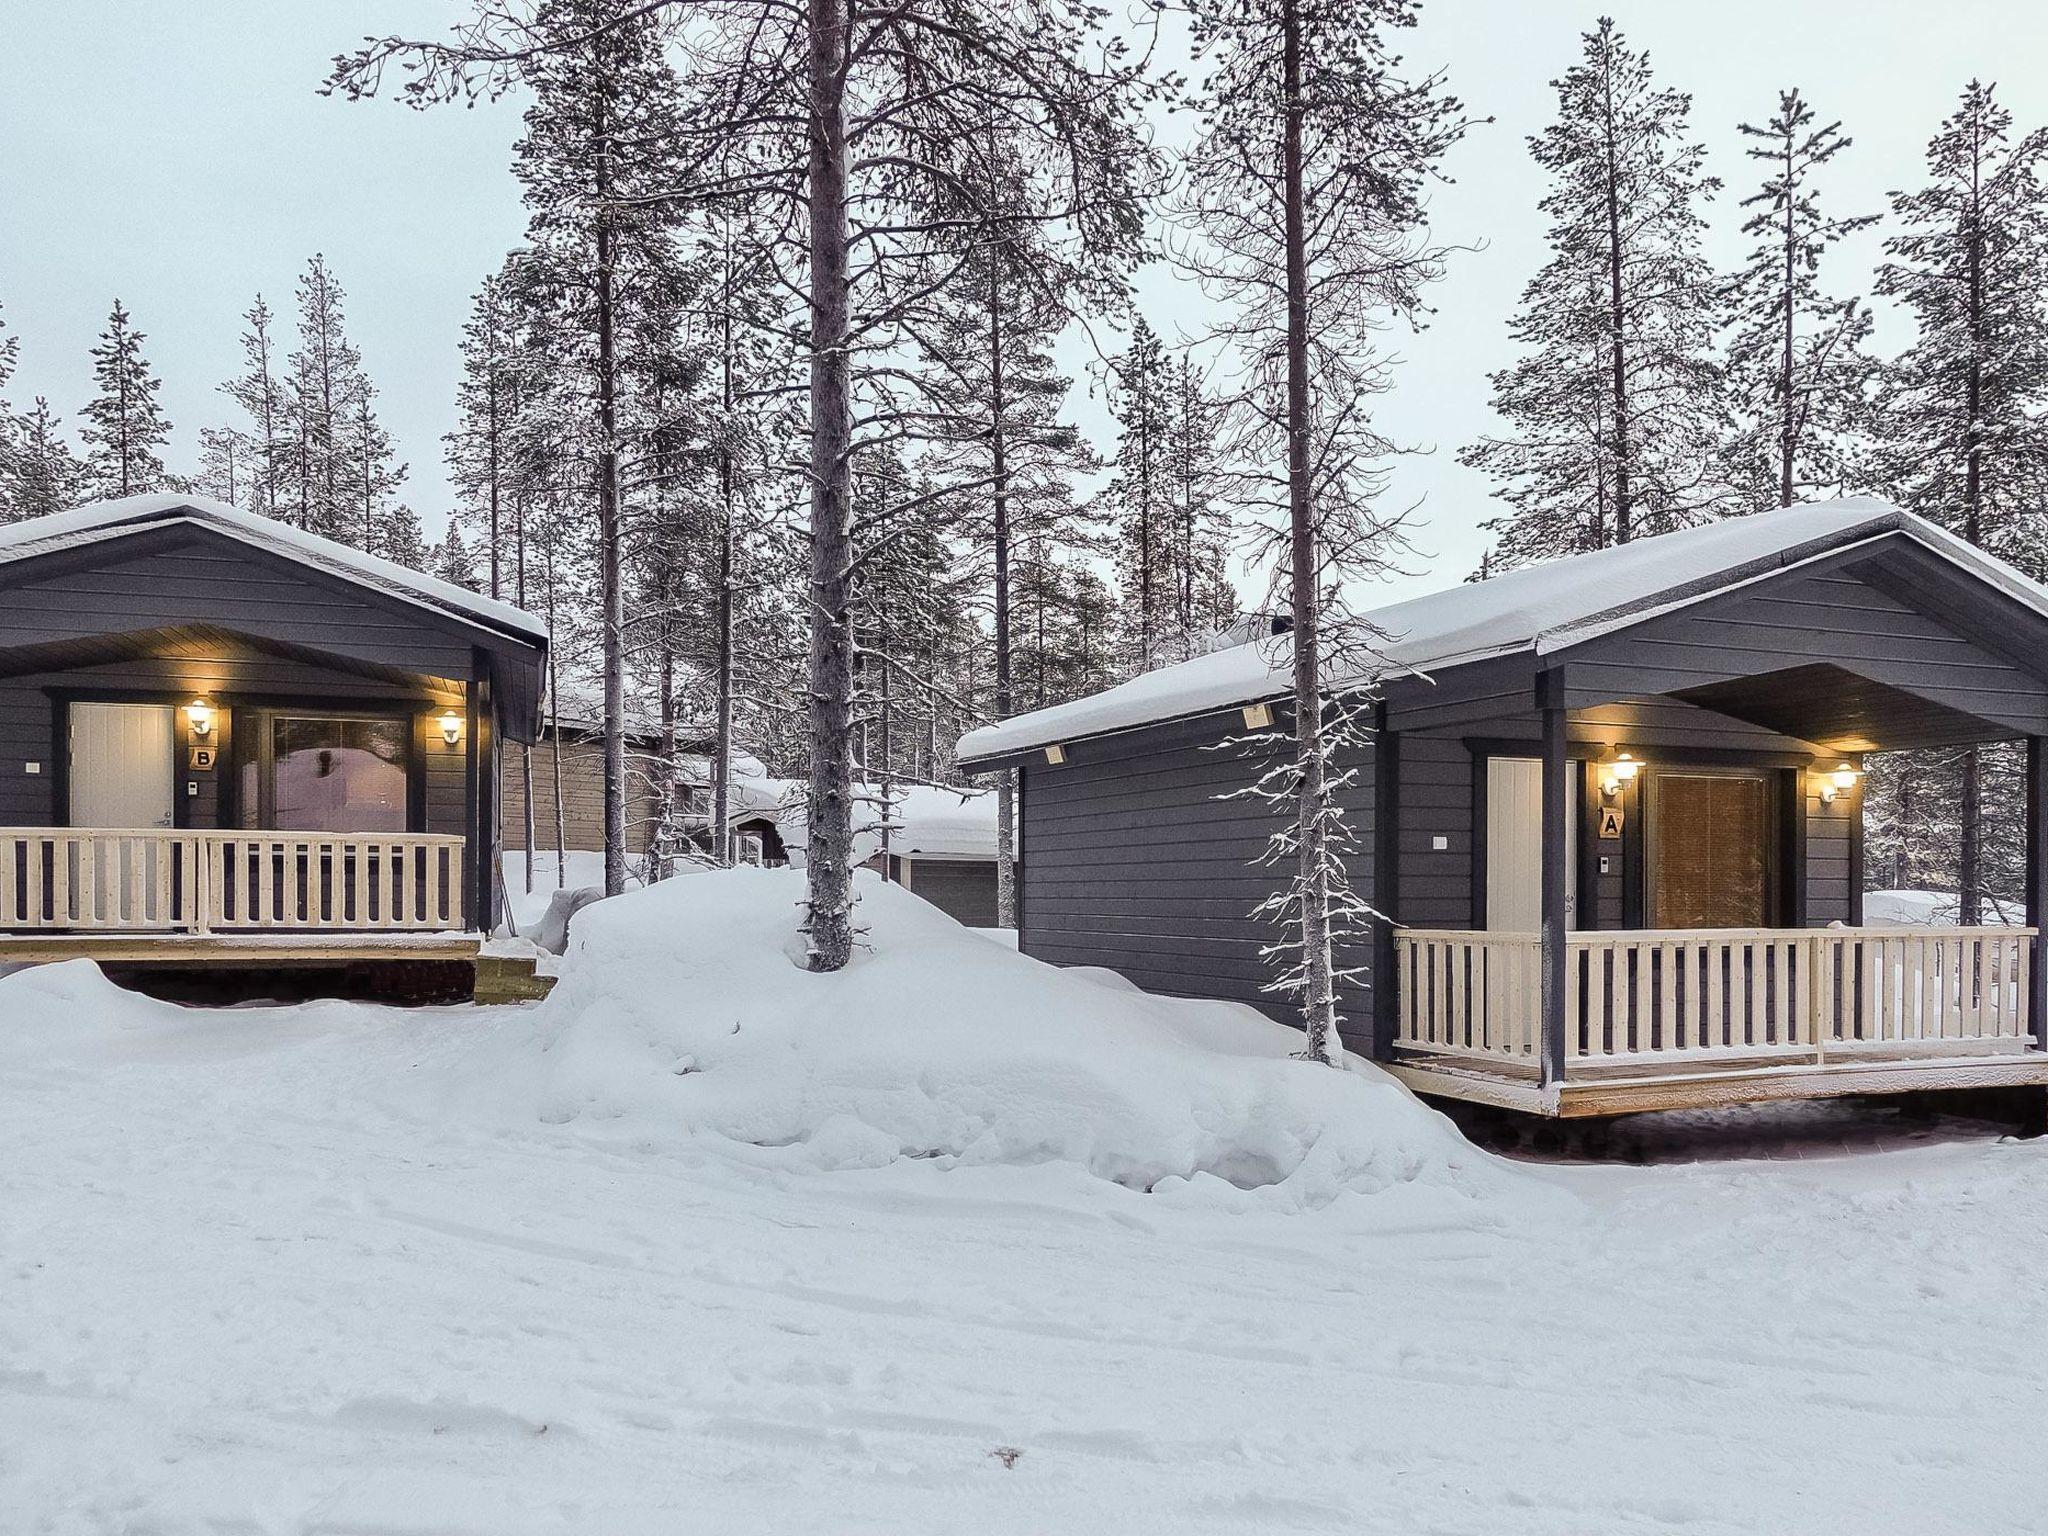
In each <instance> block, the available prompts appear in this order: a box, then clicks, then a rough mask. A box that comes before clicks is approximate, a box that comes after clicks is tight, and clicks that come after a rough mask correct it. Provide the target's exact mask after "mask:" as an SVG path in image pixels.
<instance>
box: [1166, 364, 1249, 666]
mask: <svg viewBox="0 0 2048 1536" xmlns="http://www.w3.org/2000/svg"><path fill="white" fill-rule="evenodd" d="M1170 407H1171V414H1170V416H1169V417H1168V420H1167V429H1166V474H1167V481H1168V484H1169V486H1170V487H1171V491H1172V496H1173V537H1172V539H1171V540H1170V541H1169V549H1170V554H1169V558H1168V564H1169V567H1170V569H1171V572H1172V576H1173V631H1174V633H1173V642H1174V650H1175V652H1176V654H1177V655H1178V656H1181V657H1187V656H1192V655H1195V654H1196V653H1197V651H1198V649H1199V648H1200V646H1201V644H1202V643H1203V642H1204V641H1205V640H1206V639H1208V638H1209V637H1210V636H1213V635H1214V634H1215V633H1216V632H1217V631H1218V630H1221V629H1223V628H1224V627H1225V626H1227V625H1228V624H1230V623H1231V621H1232V620H1234V619H1235V618H1236V617H1237V606H1238V604H1237V590H1236V588H1235V587H1233V586H1232V585H1231V581H1230V575H1229V570H1228V566H1229V556H1230V541H1231V527H1230V507H1229V503H1228V501H1227V500H1225V499H1224V477H1223V475H1222V473H1221V468H1220V465H1219V464H1218V459H1217V435H1218V433H1219V432H1220V431H1221V429H1222V420H1221V418H1222V412H1221V410H1220V409H1219V408H1218V406H1217V403H1216V402H1215V401H1214V400H1213V399H1211V398H1210V396H1209V394H1208V392H1207V391H1206V390H1205V389H1204V388H1203V386H1202V382H1201V379H1200V378H1199V377H1198V376H1197V375H1196V372H1195V364H1194V360H1193V359H1192V358H1190V357H1188V356H1186V355H1183V356H1182V358H1181V360H1180V367H1179V369H1178V371H1177V372H1176V373H1175V374H1174V378H1173V394H1172V399H1171V402H1170Z"/></svg>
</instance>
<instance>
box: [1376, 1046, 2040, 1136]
mask: <svg viewBox="0 0 2048 1536" xmlns="http://www.w3.org/2000/svg"><path fill="white" fill-rule="evenodd" d="M1385 1065H1386V1069H1387V1070H1388V1071H1389V1072H1391V1073H1392V1074H1393V1075H1394V1076H1395V1077H1397V1078H1399V1079H1400V1080H1401V1081H1402V1082H1404V1083H1406V1084H1407V1085H1408V1086H1409V1087H1410V1088H1412V1089H1414V1090H1415V1092H1417V1093H1420V1094H1424V1095H1428V1096H1432V1097H1436V1098H1446V1099H1465V1100H1468V1101H1470V1102H1472V1103H1475V1104H1490V1105H1492V1106H1493V1107H1495V1108H1496V1109H1513V1110H1519V1111H1521V1112H1522V1113H1524V1114H1531V1115H1545V1116H1552V1117H1555V1118H1558V1119H1577V1118H1584V1117H1588V1116H1595V1115H1627V1114H1636V1113H1640V1112H1642V1111H1645V1110H1653V1109H1713V1108H1718V1107H1721V1106H1725V1105H1730V1104H1761V1103H1768V1102H1771V1101H1774V1100H1783V1099H1831V1098H1846V1097H1850V1096H1853V1095H1858V1094H1873V1095H1881V1094H1894V1093H1929V1092H1935V1091H1947V1090H1951V1089H1968V1088H2013V1087H2028V1086H2040V1087H2041V1088H2043V1089H2044V1090H2048V1053H2044V1052H2040V1051H2015V1052H2008V1053H2001V1054H1995V1055H1976V1056H1960V1055H1943V1056H1931V1057H1930V1056H1910V1057H1897V1058H1887V1059H1883V1060H1861V1061H1851V1062H1840V1061H1831V1062H1811V1061H1808V1062H1786V1061H1771V1060H1753V1061H1748V1062H1730V1063H1726V1064H1715V1065H1712V1066H1692V1067H1684V1066H1679V1065H1676V1064H1673V1065H1669V1066H1664V1067H1658V1066H1654V1065H1648V1064H1645V1065H1639V1066H1631V1067H1628V1068H1610V1069H1580V1070H1579V1071H1577V1072H1574V1073H1573V1074H1572V1075H1570V1076H1568V1077H1567V1078H1566V1079H1565V1081H1563V1082H1562V1083H1553V1084H1551V1085H1549V1086H1547V1087H1546V1086H1545V1085H1543V1084H1541V1083H1539V1082H1538V1081H1537V1080H1536V1078H1535V1075H1534V1074H1533V1073H1530V1074H1513V1073H1509V1072H1506V1071H1502V1070H1499V1069H1494V1068H1480V1067H1476V1066H1475V1065H1474V1064H1473V1063H1472V1062H1471V1061H1470V1060H1468V1059H1458V1058H1453V1057H1430V1056H1410V1057H1403V1058H1401V1059H1400V1060H1397V1061H1393V1062H1388V1063H1386V1064H1385Z"/></svg>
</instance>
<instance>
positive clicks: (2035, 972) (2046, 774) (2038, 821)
mask: <svg viewBox="0 0 2048 1536" xmlns="http://www.w3.org/2000/svg"><path fill="white" fill-rule="evenodd" d="M2044 918H2048V738H2043V737H2040V736H2029V737H2028V738H2027V926H2028V927H2029V928H2032V929H2033V930H2034V937H2033V938H2031V939H2030V940H2028V941H2027V942H2028V946H2029V947H2030V948H2031V949H2032V951H2033V954H2032V960H2033V964H2032V965H2030V966H2029V967H2028V972H2027V998H2026V1003H2027V1032H2028V1033H2029V1034H2031V1035H2032V1036H2033V1037H2034V1045H2035V1048H2036V1049H2038V1050H2044V1051H2048V1007H2044V1005H2043V1004H2044V993H2048V987H2044V986H2043V982H2044V980H2048V978H2044V977H2043V975H2042V970H2041V967H2042V963H2043V962H2044V961H2048V942H2044V940H2043V939H2042V936H2041V924H2042V920H2043V919H2044Z"/></svg>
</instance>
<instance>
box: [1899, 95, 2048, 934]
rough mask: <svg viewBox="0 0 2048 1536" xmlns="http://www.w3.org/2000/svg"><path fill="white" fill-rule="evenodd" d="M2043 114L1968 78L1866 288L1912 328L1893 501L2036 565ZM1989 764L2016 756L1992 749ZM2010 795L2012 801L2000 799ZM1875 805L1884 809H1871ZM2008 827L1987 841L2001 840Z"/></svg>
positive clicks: (1973, 908)
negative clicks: (2023, 115)
mask: <svg viewBox="0 0 2048 1536" xmlns="http://www.w3.org/2000/svg"><path fill="white" fill-rule="evenodd" d="M2044 168H2048V129H2036V130H2034V131H2033V132H2030V133H2027V134H2025V135H2023V136H2021V137H2019V138H2017V139H2015V138H2014V137H2013V128H2012V114H2011V113H2010V112H2009V111H2007V109H2006V108H2005V107H2004V106H2002V105H2001V104H2000V103H1999V101H1998V100H1997V96H1996V93H1995V91H1994V90H1993V88H1992V87H1991V86H1989V85H1986V84H1984V83H1982V82H1981V81H1976V80H1972V81H1971V82H1970V83H1969V85H1968V86H1966V87H1965V88H1964V90H1963V93H1962V98H1961V100H1960V102H1959V103H1958V104H1957V107H1956V110H1955V112H1954V113H1952V114H1951V115H1950V116H1949V118H1948V119H1947V120H1946V121H1945V122H1944V123H1943V124H1942V125H1941V128H1940V131H1939V132H1937V133H1936V134H1935V136H1934V138H1933V139H1932V140H1931V141H1929V143H1928V146H1927V173H1928V179H1927V182H1926V184H1925V185H1924V186H1922V187H1920V188H1919V189H1917V190H1914V191H1908V192H1895V193H1893V194H1892V196H1891V210H1892V217H1893V220H1894V221H1895V223H1896V224H1897V225H1898V226H1899V228H1898V231H1897V232H1896V233H1895V234H1893V235H1892V236H1891V237H1890V238H1889V239H1887V240H1886V241H1885V250H1886V252H1887V253H1888V255H1889V256H1890V257H1891V260H1890V261H1888V262H1887V263H1886V264H1885V265H1884V266H1883V267H1882V268H1880V269H1879V272H1878V283H1877V289H1878V292H1879V293H1881V294H1884V295H1886V296H1887V297H1889V298H1892V299H1895V300H1897V301H1898V302H1899V303H1901V304H1903V305H1904V306H1905V307H1906V309H1908V310H1909V311H1910V312H1911V313H1912V315H1913V317H1914V320H1915V322H1916V324H1917V327H1918V331H1917V334H1916V336H1915V338H1914V341H1913V344H1912V345H1911V346H1910V347H1908V348H1907V349H1906V350H1905V351H1904V352H1903V353H1901V354H1900V355H1899V357H1898V358H1897V359H1895V360H1894V361H1893V363H1892V364H1891V365H1890V367H1889V368H1887V370H1886V372H1885V378H1884V383H1883V388H1882V397H1881V405H1880V410H1881V412H1882V415H1881V422H1880V431H1879V433H1878V447H1877V452H1876V456H1875V478H1876V479H1877V481H1878V483H1879V484H1881V485H1883V486H1884V487H1885V488H1886V489H1887V490H1888V491H1889V492H1890V494H1891V495H1892V497H1893V499H1894V500H1896V501H1897V502H1898V503H1899V504H1900V505H1901V506H1904V507H1905V508H1907V509H1908V510H1910V511H1913V512H1917V513H1919V514H1920V515H1921V516H1922V517H1925V518H1928V519H1929V520H1930V521H1932V522H1935V523H1938V524H1940V525H1941V526H1942V527H1944V528H1947V529H1948V530H1950V531H1951V532H1952V533H1955V534H1958V535H1960V536H1961V537H1962V538H1965V539H1967V540H1968V541H1969V542H1970V543H1972V544H1975V545H1977V546H1979V547H1980V548H1983V549H1988V550H1990V551H1991V552H1992V553H1994V554H1996V555H1998V556H2000V557H2001V558H2003V559H2005V560H2008V561H2010V562H2012V563H2013V564H2014V565H2017V566H2018V567H2019V568H2020V569H2021V570H2023V571H2025V572H2026V573H2027V574H2028V575H2030V576H2033V577H2034V578H2036V579H2037V580H2038V579H2040V578H2042V577H2043V576H2044V575H2048V525H2044V521H2043V517H2044V511H2043V488H2044V486H2048V181H2044ZM2001 751H2002V752H2003V753H2004V754H2005V755H2006V756H2010V749H2009V748H2008V749H1986V750H1985V751H1982V752H1980V751H1978V750H1976V749H1970V750H1968V751H1965V752H1964V753H1963V754H1962V758H1961V761H1960V764H1959V772H1958V782H1957V788H1956V794H1957V797H1958V813H1959V818H1960V827H1959V833H1960V837H1959V843H1960V849H1961V859H1960V866H1959V868H1958V871H1957V878H1958V886H1959V891H1960V897H1961V905H1962V920H1963V921H1964V922H1965V923H1974V922H1976V921H1978V919H1979V917H1980V916H1981V913H1982V901H1983V897H1984V895H1985V894H1986V892H1987V890H1988V889H1989V880H1988V876H1989V873H1990V872H1989V870H1988V869H1987V867H1986V864H1985V860H1984V857H1983V851H1984V847H1985V844H1986V840H1987V839H1986V827H1985V813H1984V807H1985V804H1986V800H1985V795H1984V780H1985V776H1986V760H1987V758H1990V757H1996V756H1998V755H1999V753H2000V752H2001ZM1993 771H1995V772H1997V773H1998V774H2000V775H2005V774H2009V773H2010V772H2012V771H2013V769H2012V765H2011V764H2010V763H2009V762H2006V761H2004V759H2003V758H2002V757H2001V758H2000V759H1999V761H1998V762H1997V764H1996V766H1995V768H1994V769H1993ZM2006 803H2007V804H2010V805H2013V806H2017V805H2018V804H2022V803H2024V802H2023V797H2022V798H2021V799H2020V800H2015V801H2010V802H2006ZM1880 810H1882V808H1880ZM2012 835H2013V834H2012V831H2011V829H2009V828H2006V829H2000V830H1998V831H1996V832H1994V833H1993V834H1992V840H1993V841H1998V842H2009V841H2010V840H2011V837H2012Z"/></svg>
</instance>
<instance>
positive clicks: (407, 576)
mask: <svg viewBox="0 0 2048 1536" xmlns="http://www.w3.org/2000/svg"><path fill="white" fill-rule="evenodd" d="M178 523H187V524H190V525H192V526H194V527H198V528H206V529H210V530H211V531H213V532H215V533H219V534H224V535H226V536H227V537H228V538H231V539H238V540H240V541H241V542H242V543H245V544H251V545H255V546H256V547H258V548H261V549H266V550H268V551H270V552H271V553H272V554H275V555H279V556H281V557H283V558H284V559H287V560H293V561H296V562H298V563H299V564H300V565H305V566H310V567H312V568H313V569H315V570H321V571H325V572H327V573H328V574H329V575H334V576H340V577H343V578H345V579H346V580H349V581H352V582H356V583H358V584H359V585H362V586H367V587H374V588H376V589H378V590H379V591H382V592H385V593H388V594H389V595H391V596H393V597H396V598H399V599H401V600H402V601H405V602H409V603H414V604H418V605H420V606H423V607H427V608H435V609H439V610H441V611H442V612H444V613H452V614H456V615H458V616H460V617H462V618H465V619H470V620H472V621H474V622H476V623H479V624H482V625H485V626H487V627H488V628H491V629H495V630H499V631H503V632H506V633H510V634H514V635H517V636H520V637H521V638H523V639H530V640H538V641H541V642H543V643H544V642H545V641H546V640H547V636H548V628H547V625H546V624H545V623H543V622H542V621H541V620H539V619H537V618H535V617H534V616H533V615H532V614H530V613H527V612H525V611H524V610H523V609H519V608H515V607H513V606H512V605H511V604H510V603H502V602H499V601H497V600H496V599H494V598H489V597H484V596H482V595H481V594H479V593H476V592H472V591H470V590H469V589H468V588H466V587H458V586H456V585H455V584H454V583H453V582H448V581H442V580H440V579H439V578H438V577H434V576H428V575H426V574H425V573H424V572H421V571H415V570H412V569H410V568H409V567H407V566H403V565H400V564H398V563H397V562H396V561H393V560H386V559H383V558H382V557H380V556H377V555H370V554H365V553H364V552H363V551H362V550H360V549H351V548H349V546H348V545H346V544H339V543H336V542H335V541H334V540H333V539H327V538H322V537H321V536H320V535H319V534H317V533H307V532H305V531H304V530H303V529H299V528H294V527H292V526H291V525H290V524H288V523H280V522H278V521H276V520H275V519H274V518H268V517H263V516H261V515H259V514H257V513H254V512H244V511H243V510H241V508H239V507H231V506H229V505H228V504H227V503H226V502H224V501H215V500H214V499H213V498H212V497H210V496H190V495H185V494H183V493H180V492H159V493H155V494H152V495H147V496H124V497H122V498H121V499H119V500H118V501H99V502H94V503H92V504H91V505H89V506H83V507H77V508H74V509H73V510H71V511H69V512H53V513H51V514H49V515H48V516H46V517H32V518H29V519H28V520H27V521H25V522H19V523H15V524H13V525H11V526H9V527H6V528H0V564H6V563H8V562H10V561H15V560H26V559H28V558H30V557H31V556H35V555H45V554H50V553H53V552H54V551H57V550H61V549H75V548H77V547H79V546H81V545H86V544H95V543H99V542H102V541H104V540H107V539H115V538H120V537H122V536H124V535H126V534H130V533H135V532H139V531H140V530H142V529H144V528H160V527H167V526H170V525H174V524H178Z"/></svg>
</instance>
